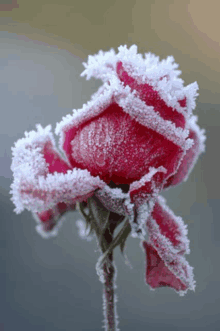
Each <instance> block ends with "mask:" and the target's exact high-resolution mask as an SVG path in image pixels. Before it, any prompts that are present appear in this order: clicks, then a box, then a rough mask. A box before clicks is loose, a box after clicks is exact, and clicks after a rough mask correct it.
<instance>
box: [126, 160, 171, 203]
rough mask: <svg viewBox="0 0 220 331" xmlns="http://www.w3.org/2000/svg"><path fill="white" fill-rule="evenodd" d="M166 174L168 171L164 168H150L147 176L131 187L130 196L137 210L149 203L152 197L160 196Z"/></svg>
mask: <svg viewBox="0 0 220 331" xmlns="http://www.w3.org/2000/svg"><path fill="white" fill-rule="evenodd" d="M166 173H167V170H166V169H165V168H164V167H163V166H161V167H159V168H154V167H150V169H149V172H148V173H147V174H146V175H144V176H143V177H142V178H141V179H140V180H138V181H135V182H133V183H132V184H131V185H130V190H129V194H130V198H131V202H132V203H134V204H135V208H138V207H139V206H141V205H142V204H144V203H146V202H147V201H149V200H150V199H151V198H152V196H155V195H157V194H159V192H160V191H161V190H162V188H163V183H164V181H165V176H166Z"/></svg>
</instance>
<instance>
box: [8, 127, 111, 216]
mask: <svg viewBox="0 0 220 331" xmlns="http://www.w3.org/2000/svg"><path fill="white" fill-rule="evenodd" d="M37 129H38V131H37V132H35V131H31V132H29V133H25V136H26V137H25V138H22V139H19V140H18V141H17V142H16V143H15V147H13V148H12V153H13V160H12V165H11V170H12V171H13V175H14V181H13V183H12V185H11V191H10V193H11V194H12V198H11V200H12V201H13V203H14V204H15V206H16V208H15V210H14V211H15V212H16V213H18V214H19V213H21V212H22V211H23V210H24V208H26V209H27V210H30V211H32V212H41V211H45V210H48V209H50V208H52V207H53V206H54V205H56V204H57V203H59V202H66V203H73V202H74V201H73V200H76V201H78V199H79V200H80V199H81V200H82V199H83V198H85V197H86V196H87V195H88V196H90V195H91V194H92V192H93V191H95V190H96V189H97V188H103V187H104V186H105V185H106V184H105V183H104V182H103V181H102V180H101V179H100V178H99V177H98V176H97V177H93V176H91V174H90V173H89V172H88V171H87V170H81V169H73V170H68V171H67V173H66V174H64V173H57V172H55V173H53V174H49V171H48V166H47V164H46V161H45V159H44V157H43V153H42V151H43V148H44V146H45V144H46V143H47V142H52V143H53V144H54V145H55V143H54V138H53V136H52V133H50V130H51V126H50V125H49V126H47V127H46V128H45V129H43V128H42V127H41V126H40V125H38V126H37Z"/></svg>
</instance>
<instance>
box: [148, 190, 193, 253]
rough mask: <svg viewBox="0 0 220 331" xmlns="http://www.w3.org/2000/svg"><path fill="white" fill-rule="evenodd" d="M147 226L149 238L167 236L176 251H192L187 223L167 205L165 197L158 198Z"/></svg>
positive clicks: (168, 241)
mask: <svg viewBox="0 0 220 331" xmlns="http://www.w3.org/2000/svg"><path fill="white" fill-rule="evenodd" d="M147 228H148V231H149V238H151V236H152V238H153V236H154V235H157V236H159V235H160V236H161V238H164V237H165V238H166V240H167V243H168V244H169V246H170V247H173V248H175V250H176V251H178V252H182V253H184V254H189V253H190V250H189V240H188V238H187V234H188V230H187V225H186V224H184V222H183V220H182V218H181V217H180V216H176V215H175V214H174V213H173V211H172V210H171V209H170V208H169V207H168V206H167V204H166V199H164V197H162V196H158V197H157V198H156V201H155V205H154V208H153V210H152V212H151V215H150V217H149V219H148V220H147ZM154 231H155V232H156V231H157V233H155V232H154Z"/></svg>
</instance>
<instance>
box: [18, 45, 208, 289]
mask: <svg viewBox="0 0 220 331" xmlns="http://www.w3.org/2000/svg"><path fill="white" fill-rule="evenodd" d="M173 61H174V59H173V57H168V58H167V60H163V61H161V62H159V59H158V58H157V57H155V56H154V55H152V54H150V53H148V54H145V58H143V57H142V56H141V55H139V54H137V48H136V46H132V47H131V48H130V49H129V50H128V49H127V47H126V46H125V47H122V46H121V47H119V53H118V54H117V55H116V54H115V52H114V51H112V50H111V51H109V52H106V53H103V52H100V53H99V54H98V55H95V56H93V57H89V60H88V64H86V63H85V64H84V66H85V68H86V69H85V71H84V72H83V73H82V75H87V78H90V77H91V76H94V77H96V78H99V79H102V80H103V85H102V86H101V88H99V90H98V91H97V93H95V94H94V95H93V96H92V98H91V101H89V102H88V103H87V104H85V105H84V106H83V108H82V109H80V110H74V111H73V115H67V116H66V117H65V118H63V120H62V121H61V123H59V124H57V127H56V134H58V135H60V146H59V147H60V150H61V151H63V152H64V155H65V157H64V156H62V155H61V154H60V153H59V152H58V151H57V149H56V147H55V142H54V138H53V135H52V133H51V132H50V131H51V126H48V127H46V128H45V129H43V128H42V127H41V126H40V125H38V126H37V131H36V132H34V131H32V132H30V133H26V137H25V138H23V139H20V140H18V142H17V143H16V144H15V147H14V148H13V162H12V167H11V169H12V171H13V173H14V182H13V184H12V191H11V193H12V194H13V197H12V200H13V202H14V204H15V205H16V209H15V211H16V212H17V213H20V212H21V211H22V210H24V208H26V209H28V210H31V211H32V212H33V213H34V216H35V218H36V219H37V220H38V222H39V225H38V227H37V230H38V231H39V232H40V233H41V234H42V235H43V236H47V237H48V236H50V235H55V234H56V233H57V229H58V227H59V226H60V224H61V220H62V218H60V216H61V215H63V214H64V213H65V212H66V211H69V210H74V209H75V204H76V202H83V201H84V203H85V204H86V201H87V199H88V198H89V197H92V196H96V197H97V198H98V199H99V200H100V201H101V202H102V203H103V205H104V206H105V207H106V208H107V209H109V210H110V211H112V212H114V213H117V214H120V215H125V216H127V217H128V219H129V222H130V225H131V229H132V233H131V235H132V236H133V237H139V238H141V239H142V240H143V241H142V246H143V248H144V251H145V252H146V256H147V269H146V282H147V283H148V284H149V285H150V286H151V287H152V288H155V287H159V286H170V287H172V288H174V289H175V290H176V291H178V292H179V294H184V293H185V292H186V291H187V289H192V290H193V289H194V287H195V284H194V280H193V273H192V268H191V267H190V266H189V265H188V263H187V261H186V260H185V257H184V254H186V253H189V247H188V239H187V236H186V235H187V231H186V227H185V226H184V223H183V221H182V219H181V218H180V217H176V216H175V215H174V214H173V213H172V211H171V210H170V209H169V208H168V207H167V206H166V204H165V200H164V199H163V198H162V197H160V196H159V193H160V192H161V191H162V190H163V189H167V188H169V187H171V186H174V185H177V184H179V183H181V182H182V181H184V180H186V178H187V176H188V175H189V173H190V171H191V170H192V167H193V165H194V164H195V162H196V159H197V158H198V156H199V155H200V153H201V152H203V151H204V141H205V136H204V130H201V129H200V128H199V127H198V125H197V124H196V120H197V117H196V116H193V115H192V110H193V109H194V108H195V97H196V96H197V89H198V86H197V83H193V84H191V85H188V86H186V87H184V86H183V81H182V80H181V79H180V78H178V75H179V74H180V71H178V70H176V68H177V65H176V64H175V63H172V62H173ZM146 230H147V232H148V237H149V238H148V242H146V241H145V240H144V238H145V234H146Z"/></svg>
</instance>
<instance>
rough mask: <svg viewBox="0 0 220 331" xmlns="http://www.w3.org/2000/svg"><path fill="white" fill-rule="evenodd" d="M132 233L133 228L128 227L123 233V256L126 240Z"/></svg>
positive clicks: (121, 244)
mask: <svg viewBox="0 0 220 331" xmlns="http://www.w3.org/2000/svg"><path fill="white" fill-rule="evenodd" d="M130 233H131V226H127V227H126V228H125V230H124V232H123V235H122V236H121V242H120V250H121V253H122V254H123V253H124V248H125V242H126V239H127V238H128V236H129V234H130Z"/></svg>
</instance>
